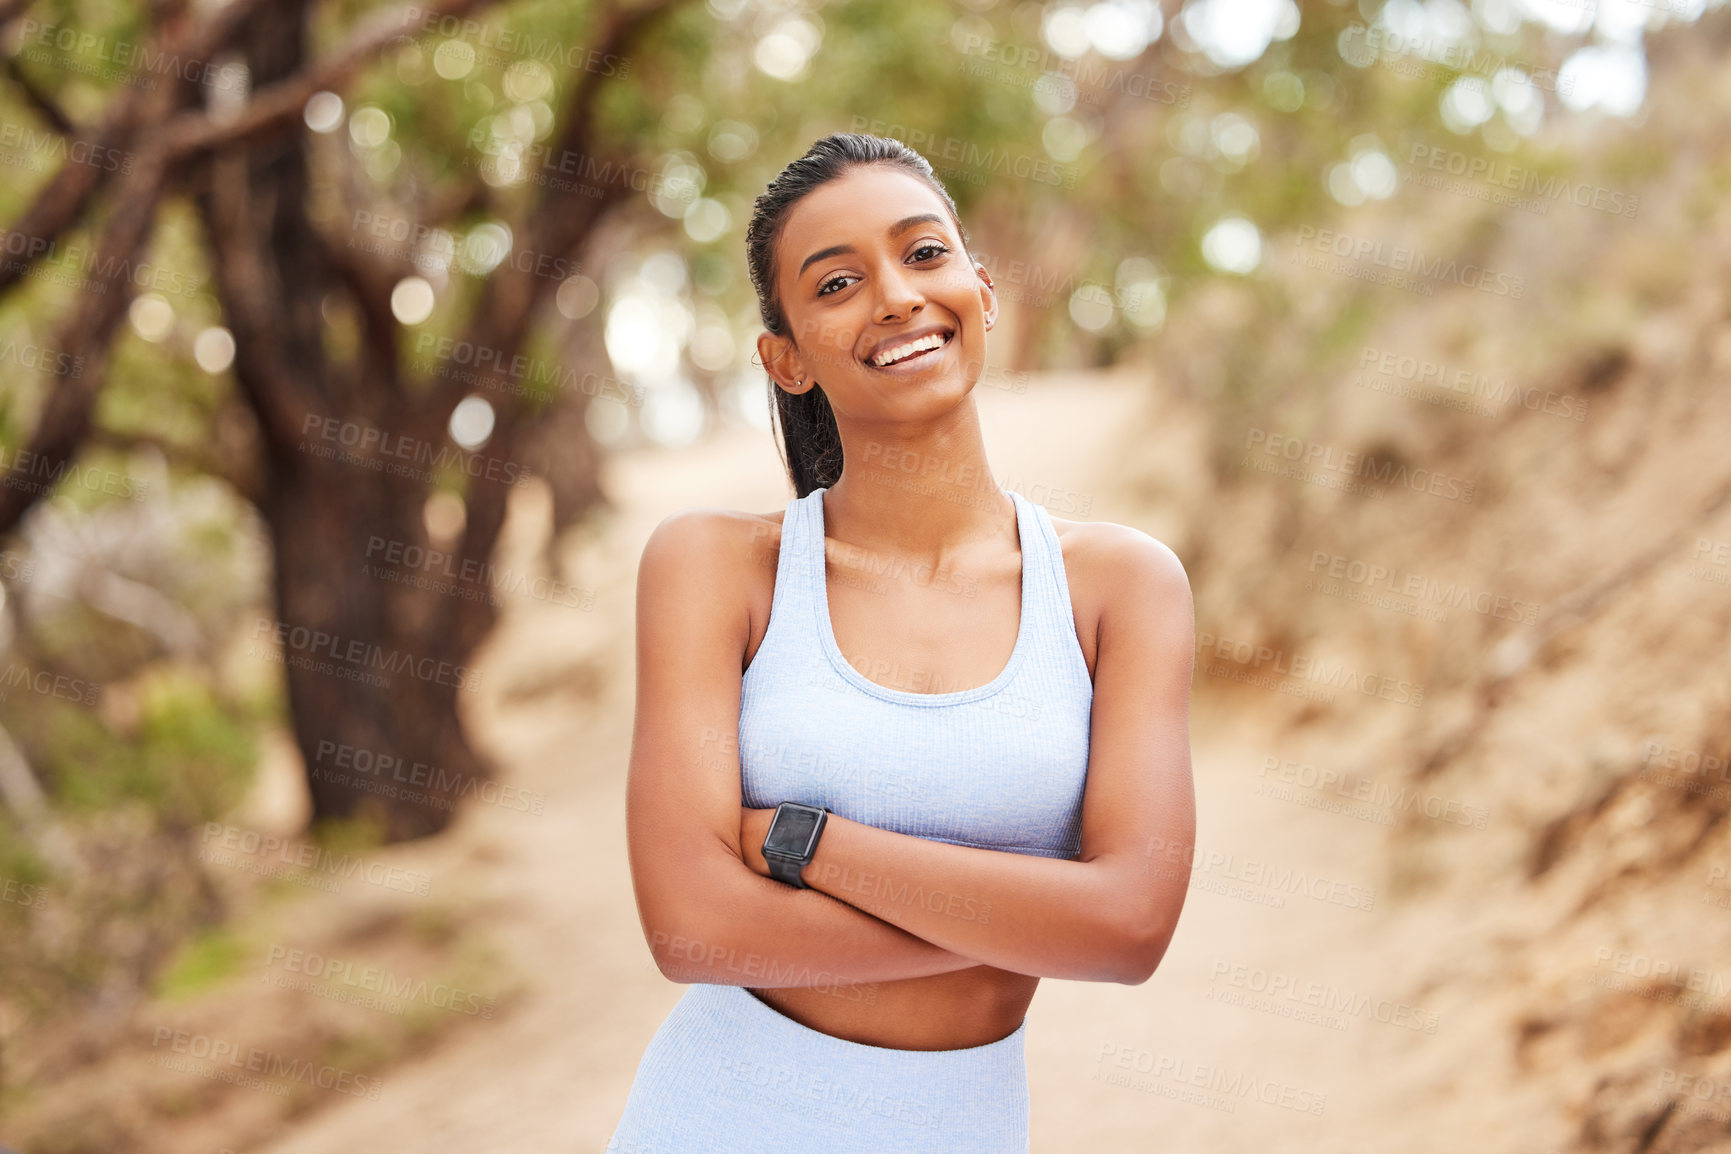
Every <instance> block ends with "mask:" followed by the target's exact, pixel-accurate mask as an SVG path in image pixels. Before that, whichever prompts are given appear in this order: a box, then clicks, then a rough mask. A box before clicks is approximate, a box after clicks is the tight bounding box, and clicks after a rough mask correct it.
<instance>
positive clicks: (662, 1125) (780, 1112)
mask: <svg viewBox="0 0 1731 1154" xmlns="http://www.w3.org/2000/svg"><path fill="white" fill-rule="evenodd" d="M1027 1028H1028V1027H1027V1023H1026V1022H1023V1023H1022V1024H1021V1025H1020V1026H1017V1027H1016V1031H1015V1033H1013V1034H1011V1035H1009V1036H1008V1037H1006V1038H1001V1039H999V1040H998V1041H996V1042H990V1043H988V1044H986V1045H984V1046H972V1047H969V1048H967V1049H963V1050H892V1049H886V1048H884V1047H881V1046H865V1045H861V1044H860V1043H858V1042H849V1041H845V1040H843V1039H841V1038H832V1037H831V1036H829V1035H828V1034H824V1033H820V1032H819V1031H817V1030H813V1029H811V1028H810V1027H808V1026H802V1025H800V1024H799V1023H798V1022H796V1021H794V1020H793V1019H792V1018H789V1017H787V1016H786V1015H784V1014H782V1013H780V1012H778V1011H776V1010H773V1009H771V1008H770V1007H769V1006H767V1005H765V1004H764V1003H762V1002H760V1001H758V1000H757V999H756V998H755V997H753V996H752V995H751V994H749V993H747V992H746V990H745V989H744V988H743V987H741V986H717V985H705V984H697V985H692V986H690V987H688V988H687V989H686V991H685V994H684V996H682V997H681V998H680V999H679V1001H678V1003H677V1004H676V1005H675V1006H674V1007H673V1010H672V1012H671V1013H669V1014H668V1015H667V1020H666V1021H664V1022H662V1023H661V1028H660V1029H659V1030H657V1031H656V1032H655V1036H654V1037H653V1038H651V1039H650V1041H649V1047H648V1049H646V1050H645V1051H644V1053H643V1061H642V1063H641V1064H640V1065H639V1066H638V1067H637V1078H636V1080H635V1081H634V1082H633V1083H632V1085H631V1096H630V1097H629V1098H628V1099H627V1100H626V1103H625V1114H624V1116H623V1117H621V1118H620V1120H619V1126H618V1128H617V1129H615V1130H614V1132H613V1137H612V1139H611V1140H610V1141H609V1142H608V1143H607V1152H608V1154H763V1152H764V1151H774V1152H775V1154H801V1152H802V1151H814V1152H817V1154H890V1152H898V1154H899V1152H902V1151H908V1152H923V1151H930V1152H932V1154H1027V1150H1028V1067H1027V1062H1026V1058H1025V1055H1024V1052H1023V1047H1022V1043H1023V1039H1024V1037H1025V1036H1026V1031H1027Z"/></svg>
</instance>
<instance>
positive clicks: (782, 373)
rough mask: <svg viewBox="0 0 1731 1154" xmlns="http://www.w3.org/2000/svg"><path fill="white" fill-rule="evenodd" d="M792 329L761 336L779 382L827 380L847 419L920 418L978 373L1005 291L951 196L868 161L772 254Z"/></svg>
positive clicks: (834, 184)
mask: <svg viewBox="0 0 1731 1154" xmlns="http://www.w3.org/2000/svg"><path fill="white" fill-rule="evenodd" d="M775 266H776V267H775V282H776V288H777V291H778V292H779V294H780V300H781V311H782V315H783V316H784V317H785V318H786V320H787V332H786V335H785V336H779V337H778V336H774V335H772V334H769V333H765V334H764V335H762V336H760V337H759V338H758V353H759V355H760V356H761V357H762V359H763V363H764V366H765V368H767V369H768V370H769V373H770V375H771V376H772V377H773V378H774V379H775V381H776V383H777V384H778V385H780V386H781V387H782V388H784V389H786V390H788V391H789V392H792V393H803V392H805V391H806V390H808V389H810V388H812V387H813V386H814V385H822V386H823V391H824V395H825V396H826V397H828V399H829V403H830V407H831V408H832V409H833V410H834V411H835V413H836V416H837V419H838V421H840V420H844V419H847V420H858V421H865V422H879V421H890V422H897V421H917V420H921V419H923V418H927V417H930V416H932V415H934V414H936V413H938V412H941V411H943V410H945V409H948V408H952V407H954V406H955V405H956V404H957V403H958V402H960V401H961V400H962V399H963V398H965V397H966V396H967V394H968V391H969V390H970V389H971V388H973V386H974V382H975V381H977V380H978V379H979V376H980V371H981V369H982V367H983V366H984V364H985V357H986V330H988V329H990V328H991V327H992V324H993V322H994V321H995V320H996V319H997V313H998V303H997V297H996V295H995V294H994V292H993V291H992V279H991V276H990V275H989V274H987V272H986V270H985V268H984V267H983V266H979V265H976V264H974V262H973V261H972V260H971V259H970V258H969V257H968V255H967V253H966V252H965V251H964V250H963V248H962V239H961V237H960V236H959V235H958V234H957V232H956V227H955V225H954V224H953V223H952V222H951V220H950V214H949V209H948V206H947V205H945V204H944V202H943V198H942V197H940V196H939V195H938V194H937V193H936V192H935V191H933V190H932V188H931V187H930V186H928V185H927V184H926V183H925V182H924V181H923V180H921V179H919V178H918V177H917V176H914V175H913V174H911V173H909V172H907V171H906V170H904V169H901V168H899V167H896V166H894V165H887V164H868V165H861V166H859V167H857V168H854V169H851V170H850V171H848V172H847V173H846V174H845V175H843V176H840V177H838V178H836V179H835V180H832V181H829V182H828V183H826V184H823V185H821V186H820V187H818V188H817V189H816V190H814V191H813V192H810V193H808V194H806V195H805V196H804V197H802V198H801V199H800V200H799V201H798V202H796V203H795V204H794V206H793V208H792V209H791V210H790V211H789V213H788V216H787V220H786V222H785V225H784V227H783V229H782V233H781V239H780V241H779V243H778V245H777V247H776V254H775Z"/></svg>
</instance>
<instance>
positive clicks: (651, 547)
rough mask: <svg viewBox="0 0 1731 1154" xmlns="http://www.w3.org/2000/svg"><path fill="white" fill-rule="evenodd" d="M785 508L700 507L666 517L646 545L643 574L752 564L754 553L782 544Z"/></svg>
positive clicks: (641, 566)
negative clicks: (746, 510)
mask: <svg viewBox="0 0 1731 1154" xmlns="http://www.w3.org/2000/svg"><path fill="white" fill-rule="evenodd" d="M785 514H786V510H784V509H777V510H776V511H775V512H773V513H742V512H740V511H738V510H736V509H718V508H715V507H714V506H708V505H704V506H698V507H696V508H691V509H681V510H680V511H679V512H677V513H672V514H669V515H668V516H667V517H664V518H662V520H661V523H660V524H659V525H657V526H655V528H654V529H653V530H652V531H651V532H650V534H649V540H648V541H647V542H645V543H644V546H643V557H642V559H641V561H640V563H639V568H638V572H639V575H640V576H642V575H646V574H656V575H658V574H660V573H663V572H666V571H668V570H673V569H679V568H682V567H686V566H696V567H699V568H700V569H701V570H702V571H704V572H707V573H709V574H710V575H717V574H719V573H723V572H726V571H727V570H728V569H729V568H731V567H733V566H734V565H735V564H736V563H744V562H746V561H748V560H749V559H750V558H749V554H750V553H751V551H752V550H753V549H757V548H762V547H766V546H767V547H772V548H773V547H776V546H779V545H780V544H781V522H782V518H783V516H784V515H785Z"/></svg>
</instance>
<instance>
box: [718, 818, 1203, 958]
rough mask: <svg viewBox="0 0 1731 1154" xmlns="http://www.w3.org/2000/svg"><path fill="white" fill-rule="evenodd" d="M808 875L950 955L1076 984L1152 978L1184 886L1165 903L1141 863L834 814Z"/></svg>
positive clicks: (819, 886)
mask: <svg viewBox="0 0 1731 1154" xmlns="http://www.w3.org/2000/svg"><path fill="white" fill-rule="evenodd" d="M758 812H762V813H767V812H768V811H758ZM748 824H750V825H753V826H755V825H758V824H760V820H752V821H751V822H749V823H748ZM745 837H746V844H748V845H750V844H752V842H751V841H750V835H749V834H747V835H745ZM758 840H759V841H761V838H759V839H758ZM757 856H758V857H759V858H761V854H759V855H757ZM749 860H750V859H749V858H748V861H749ZM752 866H753V869H757V868H758V866H757V864H756V863H755V862H752ZM802 877H803V878H804V880H805V882H806V884H807V885H809V886H811V887H812V888H813V889H816V890H819V891H821V892H822V893H825V894H828V895H830V896H831V897H834V898H836V899H838V900H840V901H843V902H846V903H848V904H849V905H851V906H853V907H855V908H856V909H858V910H861V911H863V912H865V913H868V914H871V915H873V916H874V917H876V918H879V919H882V920H883V921H885V922H889V923H891V924H893V925H895V926H898V927H900V928H901V929H903V930H905V931H907V932H908V933H910V934H913V935H915V936H916V937H918V938H921V939H923V940H925V941H927V942H931V943H933V944H935V945H938V946H941V947H943V948H944V949H946V950H949V951H952V952H953V953H957V954H961V955H963V956H965V957H970V958H977V959H979V960H980V962H981V963H983V964H986V965H990V966H995V967H997V968H999V969H1004V970H1010V971H1013V972H1015V973H1021V974H1031V975H1034V976H1037V977H1049V978H1068V979H1072V980H1077V981H1117V982H1127V983H1134V982H1140V981H1143V980H1145V979H1146V978H1147V976H1148V974H1149V973H1151V972H1152V971H1153V968H1154V966H1155V965H1156V964H1157V963H1158V961H1159V956H1160V954H1162V953H1163V952H1164V950H1165V947H1166V942H1167V941H1168V940H1170V936H1171V930H1172V926H1173V925H1175V924H1176V920H1177V913H1178V910H1177V906H1178V905H1179V904H1181V902H1182V893H1181V892H1180V893H1179V895H1178V900H1177V901H1176V902H1170V903H1168V902H1163V901H1162V896H1163V895H1161V894H1160V893H1158V892H1157V887H1155V886H1150V885H1149V884H1148V882H1147V880H1146V874H1145V871H1143V870H1142V868H1141V863H1140V862H1134V863H1131V862H1119V861H1116V860H1112V859H1107V858H1099V859H1096V860H1093V861H1087V862H1079V861H1068V860H1062V859H1055V858H1045V857H1037V856H1034V855H1030V854H1018V853H1007V852H1000V851H996V850H986V849H976V848H974V847H972V846H959V845H950V844H948V843H945V842H938V841H930V840H927V839H925V838H918V837H911V836H908V835H905V834H899V833H894V832H891V831H889V830H883V829H878V828H876V827H874V826H869V825H864V824H861V823H859V822H855V821H849V820H847V819H846V818H840V817H837V816H835V815H833V814H832V815H831V816H830V818H829V821H828V824H827V825H826V826H825V828H824V833H823V837H822V839H821V840H820V842H819V844H818V848H817V852H816V854H815V855H814V856H813V858H812V861H811V864H810V865H808V866H807V867H806V868H805V871H804V873H803V874H802ZM1168 905H1169V906H1170V908H1169V910H1168V909H1167V908H1166V907H1167V906H1168Z"/></svg>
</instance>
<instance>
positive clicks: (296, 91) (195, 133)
mask: <svg viewBox="0 0 1731 1154" xmlns="http://www.w3.org/2000/svg"><path fill="white" fill-rule="evenodd" d="M490 3H492V0H437V2H436V3H432V4H429V5H427V6H426V7H425V8H413V7H411V8H401V9H398V10H396V11H394V12H384V13H380V14H379V15H378V16H377V17H376V18H374V19H370V20H366V21H363V22H362V25H361V28H360V30H359V31H358V32H356V33H355V34H354V35H353V36H352V37H350V39H349V41H348V43H346V44H344V45H343V46H342V47H340V48H337V49H335V50H334V51H332V52H329V53H327V54H325V55H324V56H322V57H320V58H319V59H317V60H315V61H313V62H312V63H311V64H309V65H307V66H306V68H304V69H302V70H301V71H300V72H298V73H296V74H295V75H293V76H290V77H289V78H287V79H286V80H281V81H278V82H277V83H275V84H272V85H271V86H270V87H268V88H264V89H261V90H260V91H258V92H257V93H255V94H254V95H253V97H252V99H250V100H248V101H247V102H246V104H245V105H243V106H242V107H241V108H239V109H238V110H236V111H234V112H232V113H230V114H228V115H226V116H220V117H218V116H212V115H210V114H209V113H205V112H187V113H183V114H181V115H180V116H178V117H176V118H175V120H174V122H173V123H172V124H170V125H169V126H168V129H167V132H166V147H167V149H168V152H169V154H170V155H172V156H175V157H181V156H186V155H188V154H190V153H194V152H200V151H204V150H207V149H214V148H221V147H223V146H224V145H229V144H235V143H238V142H240V141H243V140H247V139H249V138H251V137H255V136H259V135H261V134H264V133H268V132H273V131H276V130H277V129H280V128H282V127H283V126H284V125H285V124H289V123H292V122H293V121H295V120H296V119H298V118H299V117H300V115H301V110H302V109H304V108H305V107H306V102H307V101H308V100H309V99H311V98H312V95H313V93H315V92H320V91H323V90H324V89H328V88H338V87H341V86H342V84H343V83H344V82H346V81H347V80H348V78H349V77H350V75H352V74H353V73H354V71H355V70H356V69H357V68H359V67H361V66H362V65H364V64H366V63H368V61H369V59H370V58H371V57H373V56H374V55H376V54H377V53H378V52H379V51H380V50H381V49H384V48H387V47H389V46H390V45H391V44H392V43H393V42H394V41H397V40H399V39H401V38H402V37H403V36H404V35H406V34H407V33H408V31H409V30H410V29H412V28H413V27H414V26H415V24H416V23H417V22H419V21H422V20H425V19H428V18H431V17H435V16H461V15H464V14H466V13H469V12H472V11H474V10H475V9H477V8H484V7H486V6H487V5H488V4H490Z"/></svg>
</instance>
